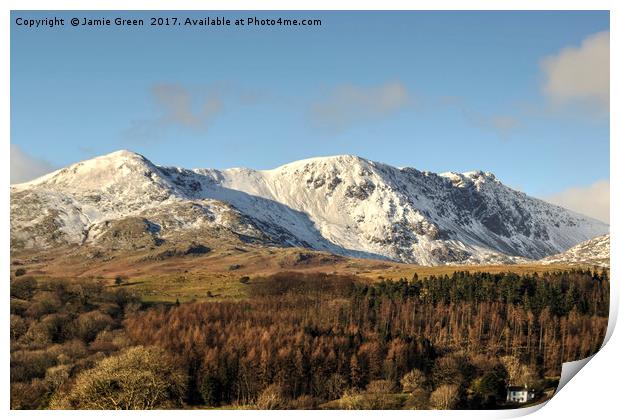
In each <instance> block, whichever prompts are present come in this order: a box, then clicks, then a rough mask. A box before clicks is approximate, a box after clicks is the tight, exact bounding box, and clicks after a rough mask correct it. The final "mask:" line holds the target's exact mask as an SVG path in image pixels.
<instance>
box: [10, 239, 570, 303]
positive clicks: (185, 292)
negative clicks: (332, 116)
mask: <svg viewBox="0 0 620 420" xmlns="http://www.w3.org/2000/svg"><path fill="white" fill-rule="evenodd" d="M159 253H161V250H160V249H158V254H157V255H159ZM11 259H12V267H11V269H12V272H14V271H15V270H16V269H18V268H23V269H26V273H27V274H28V275H30V276H34V277H36V278H38V279H42V280H43V279H59V278H63V279H71V278H81V279H84V278H91V279H94V280H100V281H104V282H106V283H108V284H114V280H115V278H116V277H117V276H120V277H121V278H122V279H123V281H122V284H121V287H127V288H129V289H132V290H134V291H136V292H137V293H138V294H140V295H141V296H142V297H143V299H144V301H146V302H174V301H176V300H177V299H179V301H180V302H187V301H192V300H204V299H231V298H232V299H238V298H243V297H245V296H246V289H247V286H246V285H244V284H242V283H241V282H240V281H239V279H240V278H241V277H244V276H248V277H250V281H252V279H255V278H257V277H261V276H265V275H269V274H273V273H276V272H282V271H300V272H323V273H329V274H343V275H344V274H348V275H355V276H357V277H359V278H361V279H366V280H368V281H369V282H374V281H380V280H383V279H393V280H398V279H400V278H411V277H412V276H413V275H414V273H417V274H418V276H419V277H427V276H430V275H443V274H451V273H453V272H454V271H472V272H474V271H480V272H490V273H499V272H514V273H518V274H525V273H533V272H544V271H555V270H561V269H566V268H568V266H566V265H541V264H515V265H469V266H458V265H454V266H435V267H429V266H419V265H413V264H401V263H395V262H391V261H382V260H371V259H355V258H346V257H341V256H336V255H332V254H329V253H326V252H318V251H311V250H307V249H300V248H259V247H251V246H247V247H227V248H221V249H215V250H212V251H211V252H208V253H206V254H202V255H194V256H172V257H166V258H158V257H156V256H154V254H153V252H152V250H143V251H132V252H129V253H128V252H120V251H116V252H110V253H107V254H106V255H105V256H103V257H101V256H98V257H95V258H93V257H92V256H91V255H88V254H86V253H85V252H84V250H83V249H81V248H78V247H75V248H64V249H59V250H53V251H48V252H46V253H42V254H36V255H32V254H29V253H14V254H13V255H12V256H11Z"/></svg>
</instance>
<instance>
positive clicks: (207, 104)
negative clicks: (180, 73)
mask: <svg viewBox="0 0 620 420" xmlns="http://www.w3.org/2000/svg"><path fill="white" fill-rule="evenodd" d="M150 95H151V99H152V101H153V103H154V105H155V107H156V109H157V112H158V115H157V116H155V117H153V118H145V119H137V120H134V121H132V123H131V125H130V127H129V128H128V129H127V130H126V132H125V135H126V137H127V138H128V139H130V140H138V141H149V140H156V139H158V138H159V137H160V136H161V133H162V132H163V131H165V130H166V129H167V128H169V127H171V126H179V127H185V128H188V129H192V130H196V131H206V130H207V129H208V128H209V125H210V123H211V122H212V121H213V119H214V118H215V117H216V116H217V115H218V114H220V113H221V112H222V110H223V108H224V106H223V102H222V100H221V99H220V97H219V95H218V94H217V93H215V92H207V93H204V92H202V91H198V90H196V91H190V90H189V89H187V88H185V87H184V86H182V85H180V84H167V83H160V84H156V85H154V86H152V87H151V89H150Z"/></svg>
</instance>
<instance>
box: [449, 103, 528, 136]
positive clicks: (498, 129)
mask: <svg viewBox="0 0 620 420" xmlns="http://www.w3.org/2000/svg"><path fill="white" fill-rule="evenodd" d="M438 103H439V104H440V105H442V106H448V107H455V108H456V109H458V110H460V111H461V113H462V114H463V116H464V117H465V118H466V119H467V120H469V121H470V122H471V123H472V124H473V125H475V126H478V127H480V128H484V129H488V130H491V131H494V132H495V133H497V134H498V135H499V136H500V137H502V138H508V137H509V136H510V135H511V134H512V133H513V132H514V131H515V130H517V129H518V128H520V127H521V126H522V122H521V120H520V119H519V118H517V117H515V116H513V115H507V114H485V113H483V112H479V111H476V110H474V109H473V107H472V106H471V105H469V104H468V103H466V101H465V100H464V99H463V98H461V97H459V96H441V97H439V98H438Z"/></svg>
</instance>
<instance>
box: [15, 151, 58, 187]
mask: <svg viewBox="0 0 620 420" xmlns="http://www.w3.org/2000/svg"><path fill="white" fill-rule="evenodd" d="M53 170H54V166H53V165H52V164H51V163H49V162H48V161H46V160H43V159H38V158H35V157H33V156H30V155H29V154H27V153H26V152H25V151H24V150H23V149H22V148H21V147H19V146H18V145H17V144H11V184H18V183H20V182H27V181H31V180H33V179H35V178H38V177H40V176H41V175H45V174H47V173H50V172H52V171H53Z"/></svg>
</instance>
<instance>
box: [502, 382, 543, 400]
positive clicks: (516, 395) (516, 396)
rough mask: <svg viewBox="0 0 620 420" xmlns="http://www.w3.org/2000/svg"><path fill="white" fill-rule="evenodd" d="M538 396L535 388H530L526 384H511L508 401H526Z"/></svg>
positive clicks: (507, 396) (507, 394)
mask: <svg viewBox="0 0 620 420" xmlns="http://www.w3.org/2000/svg"><path fill="white" fill-rule="evenodd" d="M535 396H536V393H535V392H534V390H533V389H528V388H527V387H526V386H525V387H523V386H509V387H508V391H507V393H506V401H507V402H515V403H526V402H528V401H531V400H533V399H534V397H535Z"/></svg>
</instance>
